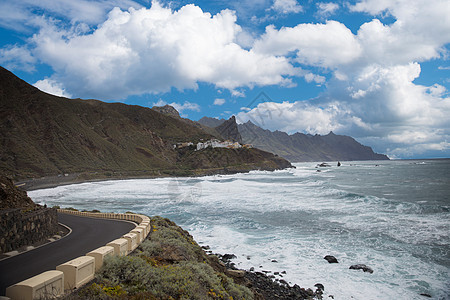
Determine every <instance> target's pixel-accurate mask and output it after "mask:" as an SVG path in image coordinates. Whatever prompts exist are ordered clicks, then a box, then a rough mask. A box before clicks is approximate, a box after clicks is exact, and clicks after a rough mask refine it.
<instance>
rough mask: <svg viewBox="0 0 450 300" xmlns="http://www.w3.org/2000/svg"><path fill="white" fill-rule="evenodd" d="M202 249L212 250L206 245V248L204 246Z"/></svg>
mask: <svg viewBox="0 0 450 300" xmlns="http://www.w3.org/2000/svg"><path fill="white" fill-rule="evenodd" d="M202 249H203V250H209V249H211V248H210V247H209V246H208V245H206V246H202Z"/></svg>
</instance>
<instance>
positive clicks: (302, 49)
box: [253, 21, 361, 68]
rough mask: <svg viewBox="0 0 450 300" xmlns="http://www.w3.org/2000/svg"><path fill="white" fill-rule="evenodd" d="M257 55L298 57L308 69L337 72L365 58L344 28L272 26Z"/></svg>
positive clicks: (329, 24) (258, 45) (331, 24)
mask: <svg viewBox="0 0 450 300" xmlns="http://www.w3.org/2000/svg"><path fill="white" fill-rule="evenodd" d="M253 49H254V51H255V52H258V53H264V54H266V55H268V54H272V55H288V54H289V53H291V52H295V53H296V58H295V59H296V60H297V61H298V62H300V63H302V64H305V65H312V66H321V67H326V68H334V67H337V66H338V65H341V64H346V63H349V62H352V61H354V60H355V59H357V58H358V57H359V56H360V55H361V46H360V44H359V42H358V41H357V39H356V37H355V36H354V35H353V33H352V32H351V31H350V29H348V28H347V27H346V26H345V25H344V24H342V23H340V22H337V21H327V22H326V23H325V24H299V25H297V26H295V27H283V28H281V29H279V30H277V29H276V28H275V27H274V26H268V27H267V28H266V32H265V33H264V34H263V35H262V37H261V38H260V39H259V40H257V41H256V42H255V46H254V48H253Z"/></svg>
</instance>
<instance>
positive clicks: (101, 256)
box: [86, 246, 114, 272]
mask: <svg viewBox="0 0 450 300" xmlns="http://www.w3.org/2000/svg"><path fill="white" fill-rule="evenodd" d="M113 255H114V247H111V246H103V247H100V248H97V249H95V250H93V251H91V252H89V253H87V254H86V256H92V257H93V258H94V259H95V271H96V272H97V271H98V270H99V269H100V268H101V267H102V265H103V261H104V260H105V258H106V257H108V256H113Z"/></svg>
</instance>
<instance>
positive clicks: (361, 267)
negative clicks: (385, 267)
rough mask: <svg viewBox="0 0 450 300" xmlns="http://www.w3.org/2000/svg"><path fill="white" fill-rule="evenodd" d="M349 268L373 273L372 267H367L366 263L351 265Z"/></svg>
mask: <svg viewBox="0 0 450 300" xmlns="http://www.w3.org/2000/svg"><path fill="white" fill-rule="evenodd" d="M349 269H351V270H363V271H364V272H368V273H370V274H372V273H373V270H372V268H371V267H368V266H366V265H364V264H357V265H352V266H350V268H349Z"/></svg>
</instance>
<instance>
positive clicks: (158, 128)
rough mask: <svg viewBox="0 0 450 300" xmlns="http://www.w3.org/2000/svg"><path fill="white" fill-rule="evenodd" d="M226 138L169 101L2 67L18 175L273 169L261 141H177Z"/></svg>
mask: <svg viewBox="0 0 450 300" xmlns="http://www.w3.org/2000/svg"><path fill="white" fill-rule="evenodd" d="M211 138H220V135H219V134H218V133H217V131H216V130H214V129H211V128H209V127H206V126H203V125H201V124H199V123H197V122H193V121H191V120H187V119H182V118H181V117H179V115H178V112H176V110H174V109H173V108H171V107H163V108H154V109H150V108H145V107H140V106H134V105H125V104H121V103H105V102H101V101H97V100H81V99H67V98H63V97H57V96H53V95H50V94H47V93H44V92H42V91H40V90H38V89H37V88H35V87H33V86H31V85H29V84H28V83H26V82H25V81H23V80H21V79H19V78H17V77H16V76H15V75H14V74H12V73H11V72H9V71H8V70H6V69H4V68H2V67H0V173H3V174H5V175H9V176H12V177H13V178H14V179H16V180H17V179H26V178H36V177H41V176H50V175H60V176H66V175H65V174H67V173H80V174H82V176H85V177H86V178H88V179H92V178H104V177H106V178H108V177H119V178H120V177H136V176H161V175H195V174H208V173H221V172H222V173H232V172H238V171H248V170H253V169H264V170H274V169H280V168H285V167H289V166H291V165H290V163H289V162H288V161H286V160H285V159H282V158H280V157H277V156H275V155H273V154H271V153H267V152H265V151H262V150H259V149H233V150H231V149H205V151H203V150H202V151H195V149H194V147H187V148H183V149H175V148H174V144H177V143H182V142H193V143H196V142H198V141H201V140H209V139H211Z"/></svg>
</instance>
